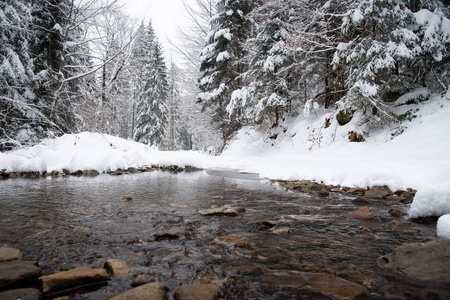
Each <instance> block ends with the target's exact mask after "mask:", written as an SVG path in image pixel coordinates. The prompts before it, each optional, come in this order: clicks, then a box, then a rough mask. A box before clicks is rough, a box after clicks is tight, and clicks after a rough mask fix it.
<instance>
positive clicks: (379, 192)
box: [364, 185, 392, 199]
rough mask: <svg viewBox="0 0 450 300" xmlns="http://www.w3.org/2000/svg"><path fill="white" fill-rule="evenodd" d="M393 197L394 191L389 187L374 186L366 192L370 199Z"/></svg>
mask: <svg viewBox="0 0 450 300" xmlns="http://www.w3.org/2000/svg"><path fill="white" fill-rule="evenodd" d="M389 195H392V191H391V190H390V189H389V188H388V187H387V186H385V185H384V186H373V187H371V188H370V190H368V191H366V192H365V194H364V196H366V197H369V198H378V199H384V198H385V197H387V196H389Z"/></svg>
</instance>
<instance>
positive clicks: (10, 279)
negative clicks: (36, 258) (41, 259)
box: [0, 261, 42, 290]
mask: <svg viewBox="0 0 450 300" xmlns="http://www.w3.org/2000/svg"><path fill="white" fill-rule="evenodd" d="M41 274H42V272H41V269H39V268H38V266H37V264H36V263H35V262H32V261H7V262H2V263H0V290H5V289H8V288H14V287H28V286H33V285H35V284H36V283H37V281H38V278H39V276H41Z"/></svg>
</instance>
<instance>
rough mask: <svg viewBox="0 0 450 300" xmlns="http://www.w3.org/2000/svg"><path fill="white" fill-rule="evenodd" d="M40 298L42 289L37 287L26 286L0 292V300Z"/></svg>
mask: <svg viewBox="0 0 450 300" xmlns="http://www.w3.org/2000/svg"><path fill="white" fill-rule="evenodd" d="M13 299H14V300H15V299H20V300H39V299H41V291H39V290H38V289H35V288H25V289H16V290H9V291H5V292H0V300H13Z"/></svg>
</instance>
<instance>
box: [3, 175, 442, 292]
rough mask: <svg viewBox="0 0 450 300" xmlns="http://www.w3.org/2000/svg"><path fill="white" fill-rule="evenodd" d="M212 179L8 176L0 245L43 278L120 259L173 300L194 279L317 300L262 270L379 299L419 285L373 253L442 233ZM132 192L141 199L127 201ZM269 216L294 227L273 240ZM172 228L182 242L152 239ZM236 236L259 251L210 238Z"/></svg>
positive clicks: (378, 206)
mask: <svg viewBox="0 0 450 300" xmlns="http://www.w3.org/2000/svg"><path fill="white" fill-rule="evenodd" d="M208 173H209V174H208ZM208 173H207V172H205V171H199V172H193V173H179V174H172V173H168V172H162V171H155V172H151V173H140V174H130V175H122V176H111V175H100V176H97V177H94V178H88V177H73V176H72V177H67V178H44V179H38V180H31V179H13V180H4V181H1V182H0V207H1V209H0V245H1V244H8V245H10V246H12V247H15V248H18V249H20V250H21V251H22V253H23V257H22V259H23V260H33V261H37V262H39V265H40V267H41V269H42V270H43V273H44V275H47V274H52V273H54V272H57V271H61V270H69V269H72V268H74V267H78V266H88V267H93V268H102V267H103V264H104V262H105V260H107V259H110V258H118V259H122V260H124V261H126V262H128V263H129V264H130V265H131V266H132V267H133V269H134V270H135V271H136V272H137V273H139V274H150V275H152V276H154V277H155V280H156V281H159V282H162V283H163V284H165V285H167V286H168V288H169V294H168V295H169V299H172V298H173V293H174V291H175V289H176V288H177V287H178V286H179V285H181V284H184V283H192V282H194V281H195V280H196V281H198V282H215V283H219V284H220V285H221V286H222V287H223V290H224V292H225V296H226V298H227V299H318V298H317V295H316V294H315V295H311V296H308V294H305V293H304V292H302V291H298V290H296V289H291V288H280V287H279V286H278V285H277V284H275V283H274V282H272V281H271V279H270V276H269V277H267V276H262V274H263V273H264V270H296V271H308V272H310V271H312V272H321V273H328V274H333V275H337V276H340V277H342V278H344V279H347V280H350V281H352V282H356V283H360V284H364V285H365V286H366V287H367V288H369V290H370V292H371V293H372V296H373V297H374V298H381V297H382V293H383V290H384V289H386V286H390V287H392V289H393V290H402V289H403V290H404V289H409V288H411V287H405V286H403V284H402V283H399V282H395V281H393V280H392V279H391V278H389V277H388V276H387V275H386V274H385V273H384V272H383V270H381V269H380V268H379V267H378V266H377V263H376V260H377V258H378V257H379V256H382V255H384V254H387V253H390V252H392V251H393V250H394V249H395V247H397V246H399V245H401V244H403V243H407V242H418V241H422V240H423V239H424V238H426V237H430V236H434V235H435V229H434V226H433V225H425V224H416V223H414V224H413V225H411V227H410V229H411V230H406V231H405V230H403V231H402V230H400V231H396V230H393V228H394V227H395V226H396V224H397V225H398V222H400V223H401V222H403V223H408V222H409V221H408V220H407V217H406V216H405V217H392V216H391V215H389V213H388V208H389V207H392V206H400V207H402V208H405V209H406V208H407V206H408V205H406V204H400V203H397V204H392V203H390V204H387V203H386V200H382V201H381V200H380V201H374V202H373V203H371V204H370V206H371V209H372V211H373V213H374V215H375V217H374V218H372V219H370V220H357V219H352V218H348V217H343V214H345V213H347V212H351V211H355V210H356V209H358V208H359V206H358V205H357V204H355V202H354V201H353V202H352V201H351V200H353V199H354V198H351V197H347V196H343V195H340V196H339V198H338V199H334V200H329V199H325V198H320V197H312V196H310V195H308V194H294V193H290V192H287V191H285V190H284V189H282V188H280V187H278V186H277V185H276V184H273V183H271V182H269V181H266V180H254V176H252V175H251V174H250V175H249V176H247V177H246V176H245V175H242V174H241V175H240V176H234V177H240V178H232V177H233V176H231V177H222V176H220V175H221V172H220V171H217V170H216V171H213V172H211V171H210V172H208ZM226 175H227V176H230V173H228V174H226ZM249 179H251V180H249ZM125 195H131V196H132V197H133V200H132V201H123V200H122V197H123V196H125ZM327 204H328V205H327ZM223 205H231V206H243V207H245V209H246V212H245V213H243V214H239V215H237V216H234V217H230V216H208V217H205V216H202V215H200V214H199V213H198V211H199V210H201V209H207V208H210V207H211V206H223ZM289 216H291V217H289ZM292 216H295V217H296V218H297V219H296V218H292ZM302 218H304V219H302ZM261 221H273V222H276V223H277V224H278V226H279V227H285V228H287V229H288V231H286V232H284V233H280V234H275V233H273V232H271V231H270V230H269V229H268V228H266V227H265V225H264V224H263V223H261ZM258 222H259V223H258ZM396 222H397V223H396ZM165 231H172V232H174V231H175V232H177V233H178V236H179V237H178V238H173V239H168V238H162V239H158V238H157V237H155V233H158V232H165ZM230 234H236V235H238V236H241V237H245V238H247V239H248V240H249V241H250V242H251V243H254V244H253V245H250V246H248V247H232V246H228V247H227V246H223V245H215V244H212V243H211V242H212V241H213V240H214V239H215V238H216V237H218V236H225V235H230ZM131 280H132V278H125V279H117V278H113V279H112V280H111V282H109V283H108V285H106V286H103V287H101V288H98V289H96V290H94V291H90V292H89V293H84V292H77V293H75V294H72V296H73V297H74V299H103V298H106V297H108V296H110V295H114V294H117V293H119V292H122V291H125V290H127V289H129V288H130V282H131ZM55 296H57V295H55ZM323 299H328V298H327V297H326V296H324V298H323Z"/></svg>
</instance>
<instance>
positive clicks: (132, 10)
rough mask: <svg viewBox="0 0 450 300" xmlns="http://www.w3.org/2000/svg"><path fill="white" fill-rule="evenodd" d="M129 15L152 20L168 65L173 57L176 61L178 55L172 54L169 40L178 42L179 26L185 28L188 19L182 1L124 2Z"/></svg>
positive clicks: (148, 0) (143, 0) (145, 0)
mask: <svg viewBox="0 0 450 300" xmlns="http://www.w3.org/2000/svg"><path fill="white" fill-rule="evenodd" d="M123 2H124V3H125V4H126V6H125V7H126V10H127V11H128V13H129V14H130V15H131V16H133V17H136V18H138V19H141V20H142V19H145V20H148V19H151V20H152V25H153V28H154V29H155V33H156V35H157V36H158V39H159V41H160V43H161V44H162V46H163V48H164V54H165V57H166V59H167V63H169V64H170V60H171V57H172V55H173V56H174V57H173V60H174V61H176V60H177V58H176V57H175V56H176V54H174V53H173V54H172V53H171V49H170V48H171V47H170V44H169V43H168V41H167V38H169V39H171V40H173V41H174V40H176V29H177V26H183V23H186V20H187V18H186V17H185V15H184V13H185V12H184V6H183V4H182V2H181V0H123Z"/></svg>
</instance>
